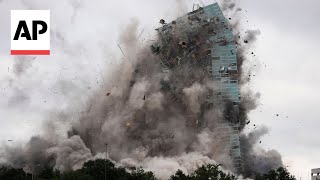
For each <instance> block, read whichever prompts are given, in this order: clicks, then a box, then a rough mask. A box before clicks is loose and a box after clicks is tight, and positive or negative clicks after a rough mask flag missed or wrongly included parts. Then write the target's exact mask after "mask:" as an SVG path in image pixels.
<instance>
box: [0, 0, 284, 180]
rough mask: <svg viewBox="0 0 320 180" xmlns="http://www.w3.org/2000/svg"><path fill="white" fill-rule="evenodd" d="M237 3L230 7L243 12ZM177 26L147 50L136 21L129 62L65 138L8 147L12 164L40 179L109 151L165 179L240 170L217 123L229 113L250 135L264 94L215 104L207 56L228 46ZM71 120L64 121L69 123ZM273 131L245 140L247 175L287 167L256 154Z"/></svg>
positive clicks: (127, 48)
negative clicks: (218, 168)
mask: <svg viewBox="0 0 320 180" xmlns="http://www.w3.org/2000/svg"><path fill="white" fill-rule="evenodd" d="M230 3H231V4H229V5H226V6H224V8H226V9H228V10H236V5H235V4H234V3H233V2H232V1H230ZM194 20H195V21H200V20H198V19H194ZM194 20H193V21H194ZM172 24H174V25H175V26H176V27H175V28H176V31H174V32H173V33H172V34H170V35H169V38H166V37H163V36H161V33H159V34H158V36H157V37H156V40H157V41H156V43H152V44H148V43H145V44H141V43H139V42H138V36H139V33H138V32H139V31H138V30H137V28H138V21H137V20H132V22H131V24H129V25H128V26H127V28H126V29H124V31H123V32H122V35H121V37H120V38H119V48H120V49H121V51H122V52H123V57H122V59H121V63H120V64H118V65H114V67H113V69H112V72H111V73H110V74H108V75H107V76H106V77H105V78H104V80H103V82H101V83H100V84H101V87H100V88H99V89H98V90H96V91H95V93H94V94H93V95H92V96H91V97H90V98H89V100H88V101H87V107H86V109H85V110H84V111H82V112H80V113H79V114H78V115H77V117H78V118H77V119H76V120H74V123H73V124H72V126H71V128H70V129H69V130H68V131H67V132H65V136H61V135H59V138H53V139H52V138H51V137H53V135H52V133H54V132H50V134H49V133H48V134H47V135H45V136H44V137H33V138H31V140H30V141H29V142H28V144H27V145H26V146H24V147H13V148H12V147H10V148H9V147H7V149H6V151H5V154H4V157H5V160H6V164H7V165H11V166H14V167H23V168H24V169H25V170H26V171H29V172H34V173H36V172H39V171H41V170H43V169H45V168H56V169H59V170H61V171H66V170H76V169H79V168H81V166H82V164H83V163H84V162H85V161H87V160H90V159H93V158H96V157H105V156H107V154H103V153H104V152H105V147H106V144H108V157H109V158H110V159H112V160H113V161H115V162H117V163H118V164H121V165H123V166H132V165H134V166H142V167H143V168H144V169H146V170H151V171H153V172H155V174H156V175H157V176H158V177H160V178H162V179H165V178H168V177H169V176H170V175H171V174H173V173H174V172H175V171H176V170H177V169H181V170H183V171H184V172H186V173H191V172H192V171H194V170H195V169H196V168H197V167H198V166H200V165H202V164H206V163H220V164H223V167H224V168H225V169H228V170H231V171H235V167H234V164H233V162H232V158H231V157H230V155H229V152H230V149H228V148H226V146H225V143H226V142H224V141H222V140H221V134H220V131H218V130H217V123H218V122H221V121H225V117H226V114H227V117H228V121H234V119H238V120H239V121H240V124H241V128H240V130H243V129H244V127H245V125H246V124H247V121H248V117H247V114H248V112H250V111H251V110H253V109H255V108H256V106H257V104H256V100H257V99H258V98H259V94H256V95H254V94H253V93H250V91H245V90H243V91H241V95H242V97H243V98H242V101H241V103H240V105H239V111H236V110H234V109H232V107H233V106H232V105H231V106H230V104H228V103H227V104H226V105H225V104H221V105H208V103H207V102H206V100H207V98H206V97H207V96H208V95H210V92H212V91H213V90H214V89H215V88H216V85H215V83H216V82H214V81H213V80H212V79H210V78H208V70H207V69H206V66H207V65H206V64H207V62H206V61H205V58H202V57H203V56H206V55H208V54H206V53H207V51H206V50H207V49H208V47H209V45H210V43H223V42H208V40H207V38H205V37H206V36H207V33H208V32H207V31H205V30H204V29H203V28H201V27H200V28H199V27H197V26H193V25H192V24H190V23H189V20H187V19H183V18H182V19H180V21H178V22H172ZM235 31H237V30H236V29H235ZM258 34H259V33H258V32H257V31H248V35H247V36H246V37H245V38H246V39H245V40H246V41H252V42H254V40H255V39H256V35H258ZM237 39H238V38H237ZM240 44H242V46H241V47H239V49H238V52H237V55H238V68H239V69H240V70H241V71H239V73H240V75H239V76H240V78H241V85H242V86H243V85H245V84H246V82H247V80H246V79H245V78H244V76H245V73H246V69H245V68H244V67H243V66H242V65H243V64H244V63H245V61H246V57H245V52H246V45H245V43H240ZM240 44H239V46H240ZM251 45H252V43H251ZM21 66H28V65H24V64H21V65H19V66H17V72H21V70H20V69H19V67H21ZM69 117H70V116H68V115H66V116H61V117H60V118H66V119H65V121H68V119H67V118H69ZM265 132H266V130H265V129H262V130H259V131H256V132H252V133H249V134H248V135H243V136H242V138H241V149H242V151H243V152H242V153H243V157H244V163H245V165H244V167H245V171H244V172H245V175H247V176H251V175H253V174H254V173H256V172H257V173H260V172H266V171H267V170H269V169H272V168H276V167H278V166H281V165H282V161H281V156H280V155H279V153H277V152H276V151H274V150H272V151H264V150H261V149H259V150H256V149H255V145H256V144H257V142H258V141H259V138H260V136H262V135H263V134H264V133H265ZM227 135H228V134H227ZM229 135H230V134H229Z"/></svg>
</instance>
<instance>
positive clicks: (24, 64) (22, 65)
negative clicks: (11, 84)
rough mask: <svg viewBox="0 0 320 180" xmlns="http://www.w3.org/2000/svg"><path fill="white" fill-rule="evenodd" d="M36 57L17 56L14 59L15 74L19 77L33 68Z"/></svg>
mask: <svg viewBox="0 0 320 180" xmlns="http://www.w3.org/2000/svg"><path fill="white" fill-rule="evenodd" d="M35 59H36V57H32V56H31V57H29V56H17V57H15V58H14V59H13V62H14V65H13V72H14V74H15V75H16V76H17V77H19V76H20V75H22V74H23V73H25V72H26V71H27V70H28V69H29V68H31V67H32V63H33V61H34V60H35Z"/></svg>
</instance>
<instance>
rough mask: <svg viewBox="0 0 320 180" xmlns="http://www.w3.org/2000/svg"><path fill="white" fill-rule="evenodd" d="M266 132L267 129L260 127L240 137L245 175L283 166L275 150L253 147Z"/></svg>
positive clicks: (261, 172) (250, 175)
mask: <svg viewBox="0 0 320 180" xmlns="http://www.w3.org/2000/svg"><path fill="white" fill-rule="evenodd" d="M267 133H268V129H267V128H266V127H262V128H260V129H257V130H255V131H253V132H250V133H249V134H248V135H243V136H242V137H241V143H242V144H241V147H242V149H241V150H242V153H243V159H244V161H245V163H244V164H245V167H244V170H245V171H244V175H245V176H247V177H252V176H253V175H255V174H258V173H260V174H263V173H267V172H268V171H269V170H270V169H276V168H278V167H282V166H283V163H282V159H281V155H280V154H279V152H277V151H276V150H267V151H266V150H264V149H261V148H258V149H256V148H255V145H257V144H258V143H259V142H260V138H261V136H263V135H265V134H267Z"/></svg>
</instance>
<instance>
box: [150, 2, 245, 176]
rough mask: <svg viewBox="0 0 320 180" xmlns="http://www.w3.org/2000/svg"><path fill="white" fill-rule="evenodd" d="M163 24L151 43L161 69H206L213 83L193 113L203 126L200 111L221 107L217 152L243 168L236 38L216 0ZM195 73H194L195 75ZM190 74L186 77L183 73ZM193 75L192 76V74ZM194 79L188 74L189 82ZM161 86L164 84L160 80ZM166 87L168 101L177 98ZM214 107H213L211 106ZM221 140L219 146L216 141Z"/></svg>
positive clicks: (174, 92) (204, 70) (199, 124)
mask: <svg viewBox="0 0 320 180" xmlns="http://www.w3.org/2000/svg"><path fill="white" fill-rule="evenodd" d="M160 23H161V24H163V26H162V27H161V28H159V29H157V31H158V34H159V39H160V41H159V42H158V43H156V44H154V45H152V50H153V52H154V53H155V54H159V55H160V57H162V58H160V59H161V64H162V67H163V72H167V73H169V72H171V71H179V69H182V68H183V69H184V70H183V71H186V69H187V71H188V70H189V71H196V70H195V69H197V70H199V69H200V71H199V73H203V72H206V74H207V77H206V78H208V79H209V80H211V81H212V82H213V83H214V88H212V90H211V91H210V92H209V93H208V94H207V96H206V97H204V98H205V99H206V101H205V102H206V103H204V104H202V105H201V112H199V113H198V115H197V117H193V118H194V119H195V121H196V124H197V126H198V128H203V127H205V126H206V123H207V122H204V121H202V119H203V118H202V117H201V116H202V115H203V114H204V111H206V110H208V109H210V108H212V107H221V109H222V112H223V115H222V116H223V118H218V119H219V120H218V122H217V123H216V126H215V130H214V131H215V132H217V136H216V137H217V139H219V140H218V141H219V143H218V144H219V147H217V148H216V149H217V151H220V152H217V154H222V153H223V152H222V151H225V152H229V153H227V154H228V155H230V157H231V159H232V162H233V166H234V168H235V170H237V171H238V172H241V171H242V170H243V162H242V158H241V151H240V138H239V132H240V130H239V128H240V122H239V109H238V106H239V101H240V94H239V87H238V66H237V55H236V54H237V52H236V51H237V50H236V42H235V39H234V36H233V33H232V28H231V26H230V24H229V22H228V21H227V19H226V18H225V17H224V15H223V13H222V11H221V9H220V7H219V5H218V4H217V3H214V4H211V5H209V6H206V7H198V8H197V9H196V10H194V11H192V12H190V13H188V14H187V15H184V16H182V17H180V18H178V19H176V20H175V21H172V22H171V23H168V24H167V23H165V21H164V20H161V21H160ZM195 76H196V75H195ZM186 78H190V77H186ZM195 79H196V78H195ZM194 81H195V80H193V79H192V78H190V82H189V83H190V84H192V83H194ZM163 87H166V85H165V84H164V85H163ZM173 89H174V88H171V89H170V90H169V89H168V91H170V92H168V93H169V96H170V97H171V100H172V102H175V101H179V92H177V91H175V90H173ZM215 109H216V108H215ZM221 144H223V146H222V147H220V145H221Z"/></svg>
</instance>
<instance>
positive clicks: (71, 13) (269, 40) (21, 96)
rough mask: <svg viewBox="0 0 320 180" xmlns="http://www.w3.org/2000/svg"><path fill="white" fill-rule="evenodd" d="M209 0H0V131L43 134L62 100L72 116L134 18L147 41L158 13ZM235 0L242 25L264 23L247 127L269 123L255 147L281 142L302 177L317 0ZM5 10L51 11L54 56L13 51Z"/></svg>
mask: <svg viewBox="0 0 320 180" xmlns="http://www.w3.org/2000/svg"><path fill="white" fill-rule="evenodd" d="M210 2H213V1H210V0H203V1H198V0H190V1H189V0H188V1H187V0H185V1H183V0H180V1H172V0H161V1H160V0H137V1H131V0H108V1H103V0H93V1H91V0H90V1H89V0H68V1H65V0H63V1H62V0H56V1H49V0H48V1H44V0H0V22H1V26H0V42H1V43H0V82H1V83H0V97H1V98H0V140H1V141H2V142H3V143H12V144H14V143H20V142H23V141H26V140H27V139H28V138H29V137H30V136H31V135H34V134H41V133H42V132H41V128H40V127H41V124H42V122H43V121H45V119H48V116H52V118H51V119H54V118H57V119H59V118H58V117H57V114H59V112H63V111H64V110H66V109H70V108H72V109H74V113H75V116H76V112H77V111H81V107H83V106H84V104H85V102H86V99H87V97H88V95H90V94H91V93H92V92H93V91H94V89H96V88H98V87H99V82H100V80H101V78H102V77H103V76H104V75H105V73H104V72H106V71H108V69H109V68H110V67H112V64H114V63H117V62H118V59H119V58H118V57H119V56H120V55H121V52H120V51H119V49H118V46H117V43H118V38H117V37H118V35H119V31H121V30H122V29H123V28H124V26H125V25H126V24H127V23H128V22H130V21H132V18H136V19H138V20H139V22H140V29H139V30H140V31H142V30H143V29H144V33H143V36H142V38H141V39H142V40H143V39H144V38H152V36H151V35H150V34H152V33H153V31H154V30H153V29H154V27H156V26H158V25H159V24H158V22H159V19H161V18H164V19H165V20H167V21H170V20H173V19H174V17H176V16H178V15H179V14H181V12H183V11H190V10H191V9H192V5H193V3H199V4H200V5H203V4H209V3H210ZM237 5H238V6H239V7H241V8H242V9H243V11H242V12H241V14H239V17H241V19H242V22H243V25H242V27H243V30H245V29H259V30H260V31H261V35H260V36H259V38H258V40H257V43H256V45H255V47H253V48H252V51H254V52H255V54H256V58H255V59H254V61H251V62H252V63H253V64H256V65H257V66H256V68H255V70H254V74H255V76H254V77H253V79H252V81H251V83H250V85H251V88H252V89H254V90H255V91H256V92H260V93H261V99H260V101H259V104H260V106H259V107H258V108H257V109H256V110H255V111H253V112H252V113H251V114H250V119H251V120H252V123H251V127H249V128H248V129H247V130H250V129H253V124H257V125H259V126H260V125H265V126H267V127H269V128H270V132H269V134H268V135H266V136H265V137H263V139H262V143H261V146H262V147H264V148H266V149H268V148H270V149H276V150H278V151H279V152H280V153H281V154H282V156H283V159H284V162H285V164H286V165H287V166H289V167H288V168H289V169H290V171H291V172H292V173H293V174H295V175H297V176H298V175H301V176H302V178H303V179H307V177H308V176H309V175H310V169H311V168H317V167H320V156H319V152H320V141H319V137H320V131H319V128H318V127H320V119H319V118H318V113H319V112H320V93H318V92H320V85H319V82H320V75H319V74H318V68H319V67H320V62H319V58H320V51H319V45H318V43H319V42H320V36H319V33H320V23H319V17H320V11H319V7H320V1H319V0H305V1H292V0H281V1H279V0H268V1H267V0H260V1H254V0H238V1H237ZM11 9H50V10H51V27H52V28H51V41H52V43H51V51H52V55H51V56H49V57H36V59H32V58H28V59H17V58H14V57H12V56H9V50H10V39H9V38H10V34H9V32H10V29H9V28H10V10H11ZM177 10H178V11H177ZM177 12H179V13H177ZM247 21H248V22H247ZM277 114H278V116H277ZM8 140H13V141H12V142H8Z"/></svg>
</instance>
